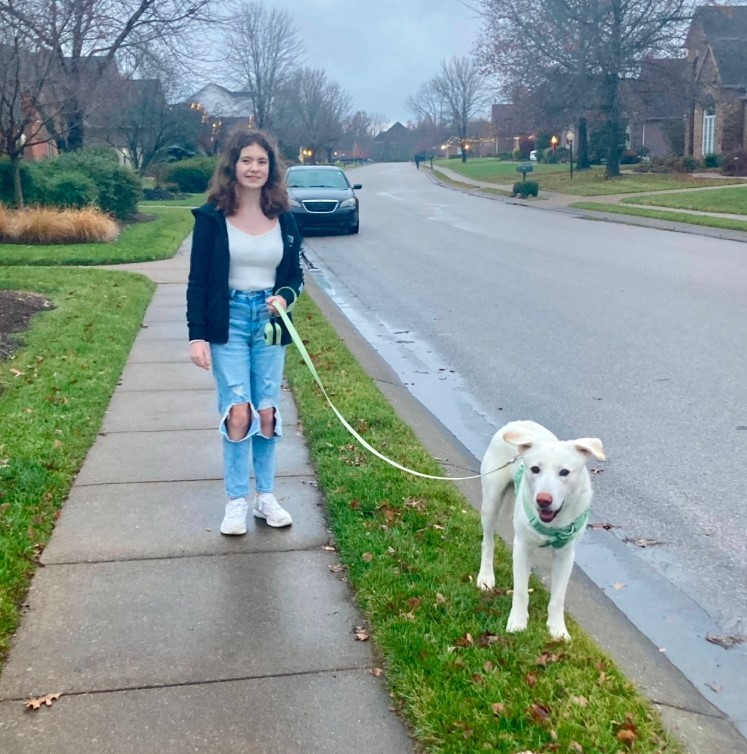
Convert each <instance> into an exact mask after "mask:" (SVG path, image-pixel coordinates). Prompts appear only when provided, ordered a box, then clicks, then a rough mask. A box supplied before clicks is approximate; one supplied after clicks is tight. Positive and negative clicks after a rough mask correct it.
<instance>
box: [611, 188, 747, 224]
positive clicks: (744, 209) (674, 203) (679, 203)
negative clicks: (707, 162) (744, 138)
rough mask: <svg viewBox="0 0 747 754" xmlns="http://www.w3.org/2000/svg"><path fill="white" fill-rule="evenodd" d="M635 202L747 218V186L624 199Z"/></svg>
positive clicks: (624, 200)
mask: <svg viewBox="0 0 747 754" xmlns="http://www.w3.org/2000/svg"><path fill="white" fill-rule="evenodd" d="M622 201H623V202H633V203H634V204H654V205H656V206H657V207H672V208H674V209H693V210H698V211H701V212H725V213H726V214H729V215H745V216H746V219H747V186H745V187H744V188H725V189H714V190H710V189H709V190H708V191H688V192H687V193H685V194H656V195H655V196H636V197H629V198H627V199H623V200H622Z"/></svg>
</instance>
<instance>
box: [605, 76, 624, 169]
mask: <svg viewBox="0 0 747 754" xmlns="http://www.w3.org/2000/svg"><path fill="white" fill-rule="evenodd" d="M602 109H603V112H604V118H605V126H604V130H605V136H606V142H607V148H606V150H605V153H606V159H607V167H606V170H605V177H606V178H617V177H618V176H619V175H620V153H621V149H620V144H621V140H620V135H621V132H622V123H621V118H620V105H619V79H618V77H617V73H616V72H610V73H608V74H607V75H606V76H605V80H604V105H603V108H602Z"/></svg>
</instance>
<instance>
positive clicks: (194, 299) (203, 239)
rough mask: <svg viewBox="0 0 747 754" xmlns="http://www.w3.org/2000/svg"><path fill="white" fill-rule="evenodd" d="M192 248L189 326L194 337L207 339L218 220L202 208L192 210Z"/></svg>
mask: <svg viewBox="0 0 747 754" xmlns="http://www.w3.org/2000/svg"><path fill="white" fill-rule="evenodd" d="M192 214H193V215H194V217H195V227H194V230H193V231H192V252H191V255H190V260H189V280H188V282H187V326H188V328H189V339H190V340H207V339H208V338H207V311H208V290H209V287H210V267H211V262H212V257H213V254H212V251H213V245H214V239H215V222H214V221H213V220H212V219H211V218H209V217H207V216H206V215H204V214H202V213H200V212H199V210H192Z"/></svg>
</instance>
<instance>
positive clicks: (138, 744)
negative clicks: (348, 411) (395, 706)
mask: <svg viewBox="0 0 747 754" xmlns="http://www.w3.org/2000/svg"><path fill="white" fill-rule="evenodd" d="M187 264H188V260H187V247H186V244H185V245H183V246H182V249H181V250H180V253H179V254H178V255H177V256H176V257H175V258H174V259H172V260H169V261H166V262H158V263H152V264H149V265H144V266H142V267H138V266H129V269H133V270H139V271H143V272H145V273H146V274H148V275H150V276H151V277H152V278H153V279H155V280H156V282H157V283H158V284H159V285H158V289H157V292H156V294H155V296H154V298H153V301H152V303H151V305H150V308H149V309H148V312H147V315H146V318H145V321H144V328H143V330H142V332H141V333H140V335H139V336H138V338H137V340H136V342H135V345H134V347H133V349H132V352H131V354H130V358H129V361H128V363H127V366H126V368H125V370H124V373H123V375H122V379H121V383H120V385H119V386H118V387H117V389H116V392H115V394H114V397H113V399H112V402H111V404H110V406H109V410H108V412H107V414H106V418H105V420H104V424H103V426H102V429H101V433H100V435H99V437H98V439H97V441H96V443H95V444H94V446H93V448H92V449H91V451H90V453H89V454H88V457H87V458H86V461H85V463H84V465H83V467H82V469H81V471H80V474H79V475H78V477H77V479H76V482H75V485H74V487H73V489H72V492H71V494H70V497H69V499H68V501H67V503H66V504H65V507H64V509H63V513H62V516H61V517H60V520H59V522H58V524H57V527H56V529H55V532H54V535H53V537H52V539H51V541H50V543H49V545H48V547H47V548H46V550H45V551H44V554H43V558H42V560H43V564H44V566H45V567H44V568H40V569H39V571H38V572H37V574H36V576H35V577H34V580H33V584H32V587H31V590H30V593H29V596H28V611H27V613H26V615H25V617H24V619H23V623H22V625H21V628H20V630H19V632H18V634H17V636H16V637H15V641H14V644H13V648H12V651H11V654H10V658H9V661H8V663H7V665H6V667H5V670H4V672H3V675H2V678H0V751H1V752H3V754H36V753H37V752H39V753H41V752H52V751H54V752H56V754H104V753H105V752H106V753H107V754H109V753H111V754H133V752H138V754H150V753H151V752H152V753H153V754H155V753H156V752H158V754H183V753H184V752H187V751H189V752H208V753H209V754H223V753H224V752H225V753H226V754H227V753H228V752H231V753H234V752H235V753H238V752H253V753H256V754H275V753H277V754H291V753H292V752H299V753H300V752H304V753H308V752H330V753H335V754H343V753H344V754H348V753H349V752H351V751H355V752H359V753H360V754H392V753H393V752H409V751H412V743H411V741H410V739H409V736H408V733H407V730H406V728H405V726H404V725H403V723H402V722H401V721H400V720H399V718H397V717H396V715H395V714H394V713H393V712H391V711H390V709H389V705H390V698H389V693H388V690H387V688H386V685H385V682H384V680H383V679H382V678H376V677H374V676H373V675H372V674H371V672H370V670H371V668H372V667H374V666H375V665H376V662H375V659H374V657H373V656H372V648H371V646H370V645H369V644H368V643H364V642H360V641H356V640H355V636H354V633H353V629H354V627H355V626H356V625H360V624H361V623H363V619H362V617H361V615H360V614H359V612H358V611H357V609H356V607H355V605H354V602H353V594H352V593H351V590H350V589H349V587H348V586H347V584H346V583H344V581H343V579H342V578H341V576H342V574H338V573H335V572H333V571H332V570H331V567H332V566H334V565H335V563H336V562H337V561H336V557H335V553H334V552H330V551H328V550H325V549H323V546H324V545H326V544H327V543H328V542H329V533H328V531H327V530H326V528H325V524H324V519H323V515H322V509H321V499H320V494H319V492H318V490H317V486H316V483H315V480H314V473H313V470H312V467H311V465H310V462H309V457H308V453H307V449H306V445H305V442H304V438H303V436H302V433H301V431H300V429H298V422H297V415H296V410H295V405H294V402H293V398H292V396H291V394H290V393H289V392H288V391H284V392H283V396H282V404H281V407H282V408H281V410H282V412H283V416H284V423H285V426H286V433H285V436H284V438H283V441H282V443H281V445H280V446H279V454H278V479H277V486H276V494H277V496H278V498H279V499H280V501H281V503H282V505H283V506H285V507H286V508H287V509H288V510H289V511H290V512H291V514H292V515H293V521H294V523H293V526H292V527H290V528H289V529H281V530H277V529H270V528H269V527H267V526H266V525H265V524H264V522H257V521H255V520H254V519H253V518H252V517H251V516H250V517H249V518H250V520H249V522H248V532H247V534H246V536H244V537H231V538H229V537H224V536H222V535H220V534H219V532H218V527H219V525H220V521H221V517H222V512H223V504H224V497H223V483H222V464H221V457H220V451H221V445H220V441H219V436H218V433H217V431H216V408H215V399H214V391H213V386H212V379H211V377H210V375H209V374H208V373H206V372H202V371H201V370H198V369H196V368H195V367H193V366H192V365H191V364H189V363H188V361H187V345H186V325H185V322H184V310H185V304H184V301H185V281H186V275H187ZM127 268H128V266H124V267H123V266H120V267H118V268H117V269H127ZM55 692H63V696H62V697H61V698H60V700H59V701H57V702H55V703H54V705H53V706H52V707H51V708H46V707H42V709H40V710H38V711H36V712H29V711H26V709H25V705H24V700H25V699H26V698H28V697H30V696H41V695H45V694H50V693H55Z"/></svg>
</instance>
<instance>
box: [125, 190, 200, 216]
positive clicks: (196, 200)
mask: <svg viewBox="0 0 747 754" xmlns="http://www.w3.org/2000/svg"><path fill="white" fill-rule="evenodd" d="M206 200H207V191H203V193H201V194H187V196H183V197H180V198H179V199H143V200H142V201H141V202H140V204H139V207H140V209H143V210H146V209H147V210H148V211H150V208H151V207H159V208H161V209H168V208H171V207H190V208H191V207H200V206H202V205H203V204H205V201H206Z"/></svg>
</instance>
